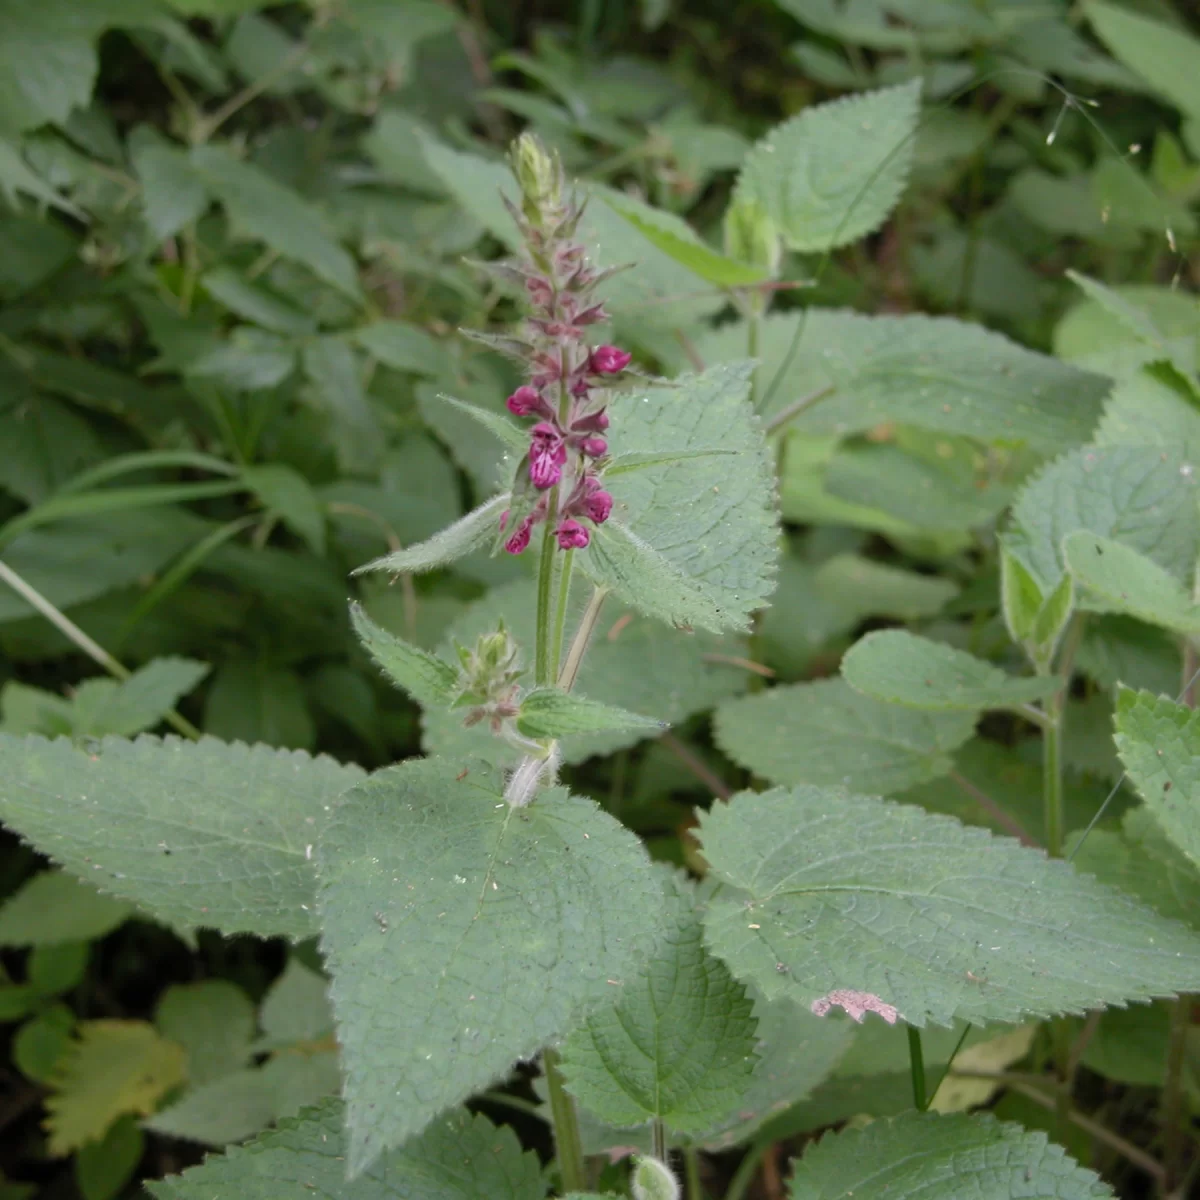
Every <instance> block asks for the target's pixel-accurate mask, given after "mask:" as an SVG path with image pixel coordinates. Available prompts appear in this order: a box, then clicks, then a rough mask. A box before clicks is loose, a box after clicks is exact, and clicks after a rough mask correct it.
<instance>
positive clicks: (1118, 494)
mask: <svg viewBox="0 0 1200 1200" xmlns="http://www.w3.org/2000/svg"><path fill="white" fill-rule="evenodd" d="M1196 500H1197V493H1196V476H1195V473H1194V471H1193V469H1192V467H1191V465H1190V464H1189V463H1187V462H1185V461H1183V459H1182V458H1181V457H1180V456H1179V453H1178V451H1173V450H1167V449H1159V448H1157V447H1152V446H1098V447H1083V448H1080V449H1078V450H1075V451H1072V452H1071V453H1070V454H1065V455H1063V457H1062V458H1060V459H1058V460H1057V462H1054V463H1051V464H1050V465H1049V466H1048V467H1046V468H1045V469H1044V470H1043V471H1041V472H1040V473H1039V474H1037V475H1036V476H1034V478H1033V479H1032V480H1030V482H1029V483H1028V484H1026V486H1025V487H1024V488H1022V490H1021V492H1020V494H1019V495H1018V497H1017V502H1016V504H1014V505H1013V511H1012V526H1011V528H1010V529H1009V531H1008V533H1007V535H1006V537H1005V545H1006V546H1007V548H1008V550H1009V551H1010V552H1011V553H1012V554H1014V555H1016V557H1017V558H1019V559H1020V560H1021V563H1022V564H1023V565H1024V567H1025V568H1026V570H1027V571H1029V573H1030V574H1031V575H1032V576H1033V578H1034V580H1035V582H1036V583H1037V585H1038V587H1039V588H1040V589H1041V591H1042V594H1043V595H1047V594H1049V593H1050V592H1051V591H1053V590H1054V588H1055V586H1056V585H1057V584H1058V581H1059V580H1060V579H1061V578H1062V575H1063V572H1064V570H1065V568H1066V564H1065V561H1064V559H1063V549H1062V547H1063V539H1064V538H1065V537H1066V536H1067V535H1068V534H1071V533H1075V532H1076V531H1077V530H1088V531H1090V532H1091V533H1094V534H1096V535H1097V536H1099V537H1103V538H1112V539H1113V540H1115V541H1118V542H1121V543H1122V544H1123V545H1125V546H1128V547H1129V548H1130V549H1131V550H1136V551H1137V552H1138V553H1139V554H1143V555H1145V556H1146V557H1147V558H1150V559H1152V560H1153V561H1154V562H1156V563H1157V564H1158V565H1159V566H1160V567H1163V568H1165V569H1166V570H1167V571H1169V572H1170V573H1171V574H1172V575H1174V576H1175V577H1176V578H1177V579H1179V580H1180V581H1181V582H1182V581H1185V580H1187V581H1190V579H1191V572H1192V568H1193V566H1194V564H1195V562H1196V551H1197V546H1198V544H1200V524H1198V523H1197V521H1196Z"/></svg>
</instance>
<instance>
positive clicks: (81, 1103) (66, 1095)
mask: <svg viewBox="0 0 1200 1200" xmlns="http://www.w3.org/2000/svg"><path fill="white" fill-rule="evenodd" d="M76 1032H77V1035H78V1036H77V1038H76V1040H75V1041H73V1042H72V1043H71V1046H70V1048H69V1049H68V1050H67V1053H66V1055H65V1056H64V1058H63V1059H62V1060H61V1062H60V1066H59V1069H58V1071H57V1073H56V1074H55V1077H54V1090H53V1091H52V1092H51V1094H50V1095H49V1096H48V1097H47V1098H46V1111H47V1114H48V1115H47V1118H46V1128H47V1129H48V1131H49V1133H50V1138H49V1142H48V1149H49V1151H50V1153H51V1154H55V1155H62V1154H69V1153H70V1152H71V1151H72V1150H77V1149H79V1147H80V1146H82V1145H83V1144H84V1143H85V1142H90V1141H95V1140H96V1139H97V1138H100V1137H103V1136H104V1134H105V1133H106V1132H107V1130H108V1129H109V1127H110V1126H111V1125H112V1124H113V1122H114V1121H116V1120H117V1118H118V1117H121V1116H124V1115H125V1114H126V1113H137V1114H138V1115H140V1116H147V1115H149V1114H150V1113H151V1112H153V1111H154V1108H155V1106H156V1105H157V1103H158V1101H159V1100H160V1099H161V1098H162V1097H163V1096H164V1095H166V1093H167V1092H169V1091H170V1090H171V1089H172V1088H174V1087H176V1086H178V1085H179V1084H180V1083H182V1082H183V1079H184V1065H183V1061H184V1056H183V1051H182V1050H181V1049H180V1048H179V1047H178V1046H177V1045H175V1043H174V1042H168V1041H167V1040H166V1039H165V1038H162V1037H160V1036H159V1034H158V1032H157V1031H156V1030H155V1028H154V1026H153V1025H150V1024H147V1023H146V1022H145V1021H111V1020H105V1021H82V1022H80V1024H79V1025H78V1026H77V1030H76Z"/></svg>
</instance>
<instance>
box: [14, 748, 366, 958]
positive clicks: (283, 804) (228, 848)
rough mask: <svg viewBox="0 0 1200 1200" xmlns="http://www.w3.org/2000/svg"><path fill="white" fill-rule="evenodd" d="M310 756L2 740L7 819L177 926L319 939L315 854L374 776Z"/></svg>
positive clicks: (78, 869) (82, 871)
mask: <svg viewBox="0 0 1200 1200" xmlns="http://www.w3.org/2000/svg"><path fill="white" fill-rule="evenodd" d="M362 775H363V772H362V771H361V770H360V769H359V768H358V767H354V766H349V765H342V764H340V763H336V762H334V761H333V760H332V759H329V758H310V757H309V756H308V755H307V754H304V753H301V752H299V751H286V750H274V749H272V748H270V747H268V746H253V747H251V746H244V745H240V744H226V743H222V742H218V741H216V740H215V739H213V738H205V739H203V740H202V741H200V742H185V741H181V740H179V739H177V738H165V739H163V740H159V739H157V738H150V737H140V738H138V739H137V740H136V741H134V742H126V741H122V740H120V739H116V738H108V739H105V740H104V741H103V742H98V743H94V744H92V745H90V746H89V747H88V748H86V749H80V748H77V747H75V746H73V745H72V744H71V743H70V742H67V741H53V742H49V741H46V740H45V739H43V738H40V737H28V738H14V737H8V736H4V735H0V821H3V822H4V824H6V825H7V826H8V827H9V828H10V829H12V830H13V831H14V832H16V833H18V834H20V835H21V837H23V838H25V839H26V840H27V841H29V842H30V843H31V844H32V845H33V846H34V847H35V848H36V849H38V850H39V851H41V853H43V854H46V855H48V856H49V857H51V858H53V859H54V860H55V861H57V862H59V863H61V864H62V866H63V867H65V868H66V869H67V870H68V871H70V872H71V873H72V874H74V875H78V876H79V877H80V878H82V879H85V880H86V881H87V882H88V883H90V884H91V885H92V886H94V887H97V888H100V889H101V890H103V891H105V892H108V893H110V894H111V895H114V896H119V897H121V898H123V899H126V900H130V901H133V902H134V903H135V904H138V905H139V906H140V907H141V908H143V909H145V910H146V911H147V912H149V913H152V914H153V915H154V916H156V917H158V918H159V919H160V920H163V921H166V922H167V923H168V924H171V925H175V926H176V927H179V928H184V929H191V928H196V927H209V928H213V929H220V930H222V931H223V932H225V933H257V934H261V935H264V936H267V937H272V936H280V935H283V936H287V937H309V936H311V935H312V934H313V933H315V932H316V917H315V903H314V898H313V892H314V890H315V880H314V877H313V873H312V867H311V864H310V859H311V857H312V847H313V845H314V844H315V842H316V835H317V831H318V828H319V826H320V824H321V823H322V822H323V821H324V819H325V814H326V811H327V808H328V806H329V805H330V804H331V803H332V802H333V800H334V798H335V797H336V796H338V795H339V794H340V793H341V792H343V791H345V790H346V788H348V787H350V786H351V785H352V784H354V783H356V782H357V781H358V780H359V779H361V778H362Z"/></svg>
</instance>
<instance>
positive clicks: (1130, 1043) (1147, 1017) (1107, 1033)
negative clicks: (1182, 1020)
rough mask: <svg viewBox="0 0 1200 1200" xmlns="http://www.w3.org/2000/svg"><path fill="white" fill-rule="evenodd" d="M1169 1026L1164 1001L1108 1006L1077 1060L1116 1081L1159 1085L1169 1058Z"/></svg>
mask: <svg viewBox="0 0 1200 1200" xmlns="http://www.w3.org/2000/svg"><path fill="white" fill-rule="evenodd" d="M1170 1029H1171V1010H1170V1007H1169V1006H1168V1005H1166V1004H1151V1005H1142V1004H1139V1005H1137V1006H1136V1007H1134V1008H1125V1009H1123V1008H1114V1009H1111V1010H1109V1011H1108V1012H1106V1013H1105V1014H1104V1015H1103V1016H1102V1017H1101V1018H1100V1023H1099V1024H1098V1025H1097V1026H1096V1031H1095V1033H1094V1035H1093V1036H1092V1037H1091V1038H1090V1039H1089V1041H1088V1042H1087V1044H1086V1046H1084V1049H1083V1054H1082V1055H1081V1056H1080V1059H1079V1061H1080V1063H1081V1064H1082V1065H1083V1066H1085V1067H1087V1069H1088V1070H1089V1071H1095V1072H1096V1073H1097V1074H1099V1075H1103V1076H1104V1077H1105V1078H1106V1079H1112V1080H1115V1081H1116V1082H1117V1083H1128V1084H1132V1085H1133V1086H1134V1087H1162V1086H1163V1084H1164V1082H1165V1077H1166V1069H1167V1063H1168V1061H1169V1060H1170Z"/></svg>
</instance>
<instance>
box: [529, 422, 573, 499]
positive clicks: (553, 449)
mask: <svg viewBox="0 0 1200 1200" xmlns="http://www.w3.org/2000/svg"><path fill="white" fill-rule="evenodd" d="M566 461H567V447H566V444H565V443H564V442H563V437H562V434H561V433H559V431H558V430H557V429H556V428H555V427H554V426H553V425H551V424H550V422H549V421H539V422H538V423H537V424H536V425H535V426H534V427H533V429H532V430H531V431H530V441H529V478H530V480H531V481H532V482H533V486H534V487H536V488H541V489H542V490H545V489H546V488H550V487H553V486H554V485H555V484H556V483H557V482H558V481H559V480H560V479H561V478H562V469H563V464H564V463H565V462H566Z"/></svg>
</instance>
